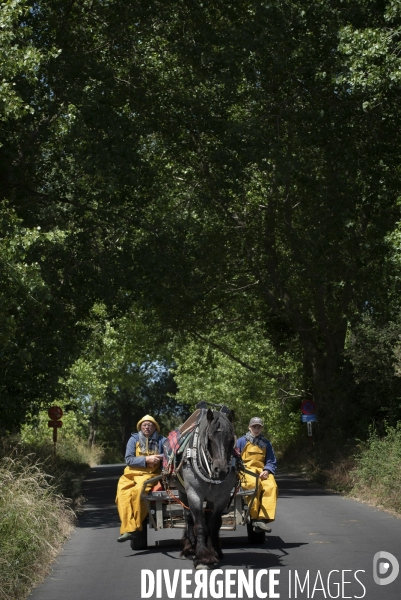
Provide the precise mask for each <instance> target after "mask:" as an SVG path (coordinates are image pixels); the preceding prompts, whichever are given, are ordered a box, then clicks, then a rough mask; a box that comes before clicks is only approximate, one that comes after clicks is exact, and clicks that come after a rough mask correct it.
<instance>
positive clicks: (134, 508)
mask: <svg viewBox="0 0 401 600" xmlns="http://www.w3.org/2000/svg"><path fill="white" fill-rule="evenodd" d="M151 454H158V451H157V450H156V451H155V452H149V451H147V452H142V451H141V449H140V446H139V442H137V444H136V456H150V455H151ZM160 471H161V465H160V464H159V465H157V466H154V467H125V469H124V474H123V475H121V477H120V479H119V482H118V485H117V497H116V504H117V508H118V514H119V515H120V520H121V527H120V533H121V534H123V533H127V532H131V531H136V530H137V529H140V530H142V521H143V520H144V519H145V517H146V515H147V510H146V504H145V502H144V501H143V500H141V498H140V495H141V490H142V486H143V484H144V483H145V481H146V480H147V479H151V478H152V477H155V475H158V474H159V473H160ZM150 489H151V487H150V486H148V487H147V488H146V490H147V491H149V490H150Z"/></svg>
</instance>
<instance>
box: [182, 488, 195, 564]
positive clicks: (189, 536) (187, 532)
mask: <svg viewBox="0 0 401 600" xmlns="http://www.w3.org/2000/svg"><path fill="white" fill-rule="evenodd" d="M178 493H179V497H180V500H181V502H182V503H183V504H184V505H185V506H188V498H187V496H186V494H184V493H183V492H181V491H179V492H178ZM184 519H185V529H184V533H183V536H182V542H183V549H182V552H181V556H185V558H189V557H190V556H191V557H192V556H194V555H195V552H196V538H195V534H194V520H193V518H192V514H191V511H190V510H189V509H188V508H184Z"/></svg>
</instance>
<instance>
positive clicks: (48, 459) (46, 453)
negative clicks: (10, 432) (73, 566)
mask: <svg viewBox="0 0 401 600" xmlns="http://www.w3.org/2000/svg"><path fill="white" fill-rule="evenodd" d="M101 454H102V450H101V449H99V448H94V449H89V448H88V447H87V445H86V444H85V443H84V442H82V441H81V440H79V439H75V438H74V439H66V440H63V441H60V443H59V444H57V450H56V453H54V448H53V444H52V443H49V442H47V441H46V442H44V441H40V440H36V441H35V440H33V441H31V442H29V443H27V442H23V441H21V438H18V437H5V438H2V439H0V600H23V599H24V598H26V597H27V595H28V593H29V591H30V590H31V589H32V587H34V586H35V585H37V584H38V583H39V582H40V581H42V580H43V577H44V576H45V575H46V573H47V572H48V569H49V566H50V564H51V562H52V561H53V559H54V557H55V556H56V555H57V553H58V552H59V550H60V548H61V546H62V543H63V541H64V540H65V539H66V537H67V536H68V535H69V533H70V532H71V530H72V528H73V523H74V520H75V514H74V512H73V510H72V509H73V508H76V507H77V506H78V505H79V503H80V499H81V492H80V490H81V482H82V479H83V478H84V476H85V473H86V472H87V470H88V468H89V466H90V465H93V464H98V463H99V462H101Z"/></svg>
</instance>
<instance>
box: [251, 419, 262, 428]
mask: <svg viewBox="0 0 401 600" xmlns="http://www.w3.org/2000/svg"><path fill="white" fill-rule="evenodd" d="M251 425H260V426H261V427H263V421H262V419H261V418H260V417H252V419H251V420H250V421H249V427H250V426H251Z"/></svg>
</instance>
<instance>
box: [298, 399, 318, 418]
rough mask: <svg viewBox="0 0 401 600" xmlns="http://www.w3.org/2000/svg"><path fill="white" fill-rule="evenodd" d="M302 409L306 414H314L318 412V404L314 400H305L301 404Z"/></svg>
mask: <svg viewBox="0 0 401 600" xmlns="http://www.w3.org/2000/svg"><path fill="white" fill-rule="evenodd" d="M301 410H302V412H303V414H304V415H314V414H315V412H316V404H315V403H314V402H313V400H304V401H303V402H302V404H301Z"/></svg>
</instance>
